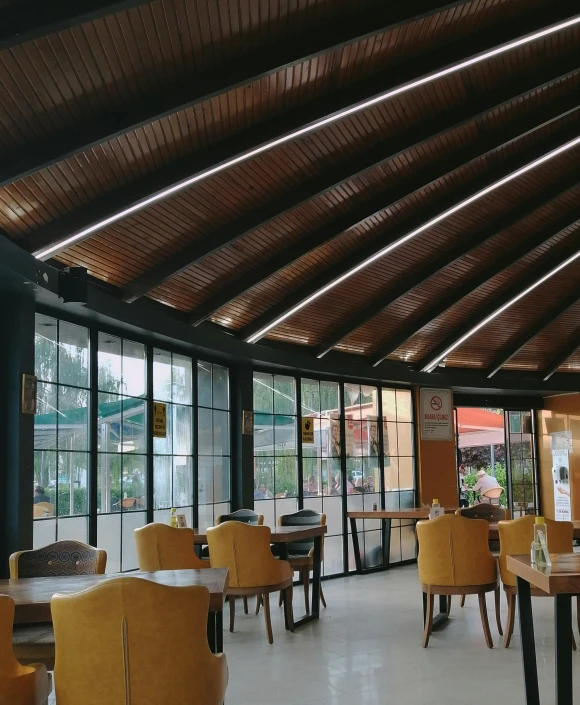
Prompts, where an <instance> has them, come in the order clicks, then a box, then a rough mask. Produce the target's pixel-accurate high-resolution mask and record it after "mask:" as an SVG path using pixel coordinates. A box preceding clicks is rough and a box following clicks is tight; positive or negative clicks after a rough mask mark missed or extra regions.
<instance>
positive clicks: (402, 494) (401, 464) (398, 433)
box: [381, 389, 416, 563]
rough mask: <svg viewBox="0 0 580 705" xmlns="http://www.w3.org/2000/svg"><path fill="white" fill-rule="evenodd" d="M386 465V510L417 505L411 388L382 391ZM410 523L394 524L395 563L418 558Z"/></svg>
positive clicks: (403, 521) (392, 547)
mask: <svg viewBox="0 0 580 705" xmlns="http://www.w3.org/2000/svg"><path fill="white" fill-rule="evenodd" d="M381 401H382V416H383V428H382V431H383V462H384V492H385V508H386V509H391V508H392V509H399V508H400V509H407V508H411V507H415V506H416V488H415V463H414V455H415V451H414V448H415V446H414V438H413V399H412V396H411V392H410V391H409V390H407V389H396V390H395V389H382V390H381ZM415 546H416V544H415V527H414V522H413V521H410V520H402V521H398V520H397V521H392V522H391V554H390V556H391V563H397V562H398V561H400V560H403V561H406V560H412V559H414V558H415V557H416V549H415Z"/></svg>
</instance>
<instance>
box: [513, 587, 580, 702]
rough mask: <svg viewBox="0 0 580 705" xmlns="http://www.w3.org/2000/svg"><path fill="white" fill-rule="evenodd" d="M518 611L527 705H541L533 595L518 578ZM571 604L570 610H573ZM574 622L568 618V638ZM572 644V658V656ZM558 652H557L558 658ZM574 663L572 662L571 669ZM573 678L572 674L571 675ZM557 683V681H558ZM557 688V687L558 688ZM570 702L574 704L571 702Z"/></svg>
mask: <svg viewBox="0 0 580 705" xmlns="http://www.w3.org/2000/svg"><path fill="white" fill-rule="evenodd" d="M517 588H518V611H519V614H520V633H521V637H522V661H523V665H524V688H525V691H526V705H540V691H539V689H538V666H537V663H536V642H535V640H534V617H533V614H532V595H531V592H530V584H529V583H528V582H527V581H526V580H524V579H523V578H520V577H519V576H518V578H517ZM571 604H572V603H570V608H571ZM571 624H572V621H571V618H570V617H569V618H568V623H567V629H568V638H569V639H570V638H571V636H572V627H571ZM571 650H572V646H571V644H570V654H569V655H570V657H571V656H572V651H571ZM557 656H558V651H557V650H556V657H557ZM571 667H572V663H571V662H570V668H571ZM570 676H571V673H570ZM556 683H557V680H556ZM556 688H557V686H556ZM570 702H572V701H571V700H570Z"/></svg>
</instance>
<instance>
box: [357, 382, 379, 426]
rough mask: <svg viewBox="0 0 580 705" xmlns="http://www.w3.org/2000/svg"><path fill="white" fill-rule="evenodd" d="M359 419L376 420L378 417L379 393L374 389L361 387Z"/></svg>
mask: <svg viewBox="0 0 580 705" xmlns="http://www.w3.org/2000/svg"><path fill="white" fill-rule="evenodd" d="M360 389H361V405H360V411H361V418H362V419H366V418H372V419H375V420H376V419H377V418H378V416H379V392H378V390H377V388H376V387H366V386H361V388H360Z"/></svg>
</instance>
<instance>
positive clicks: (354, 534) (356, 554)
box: [350, 517, 363, 575]
mask: <svg viewBox="0 0 580 705" xmlns="http://www.w3.org/2000/svg"><path fill="white" fill-rule="evenodd" d="M350 530H351V533H352V550H353V551H354V562H355V565H356V572H357V573H358V574H359V575H362V573H363V565H362V559H361V557H360V546H359V543H358V530H357V528H356V519H353V518H352V517H351V519H350Z"/></svg>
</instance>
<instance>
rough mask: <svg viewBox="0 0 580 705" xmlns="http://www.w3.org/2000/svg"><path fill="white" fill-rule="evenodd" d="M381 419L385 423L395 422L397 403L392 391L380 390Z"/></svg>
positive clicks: (394, 393)
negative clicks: (381, 402)
mask: <svg viewBox="0 0 580 705" xmlns="http://www.w3.org/2000/svg"><path fill="white" fill-rule="evenodd" d="M381 396H382V401H383V419H384V420H385V421H396V420H397V401H396V392H395V390H394V389H382V390H381Z"/></svg>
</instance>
